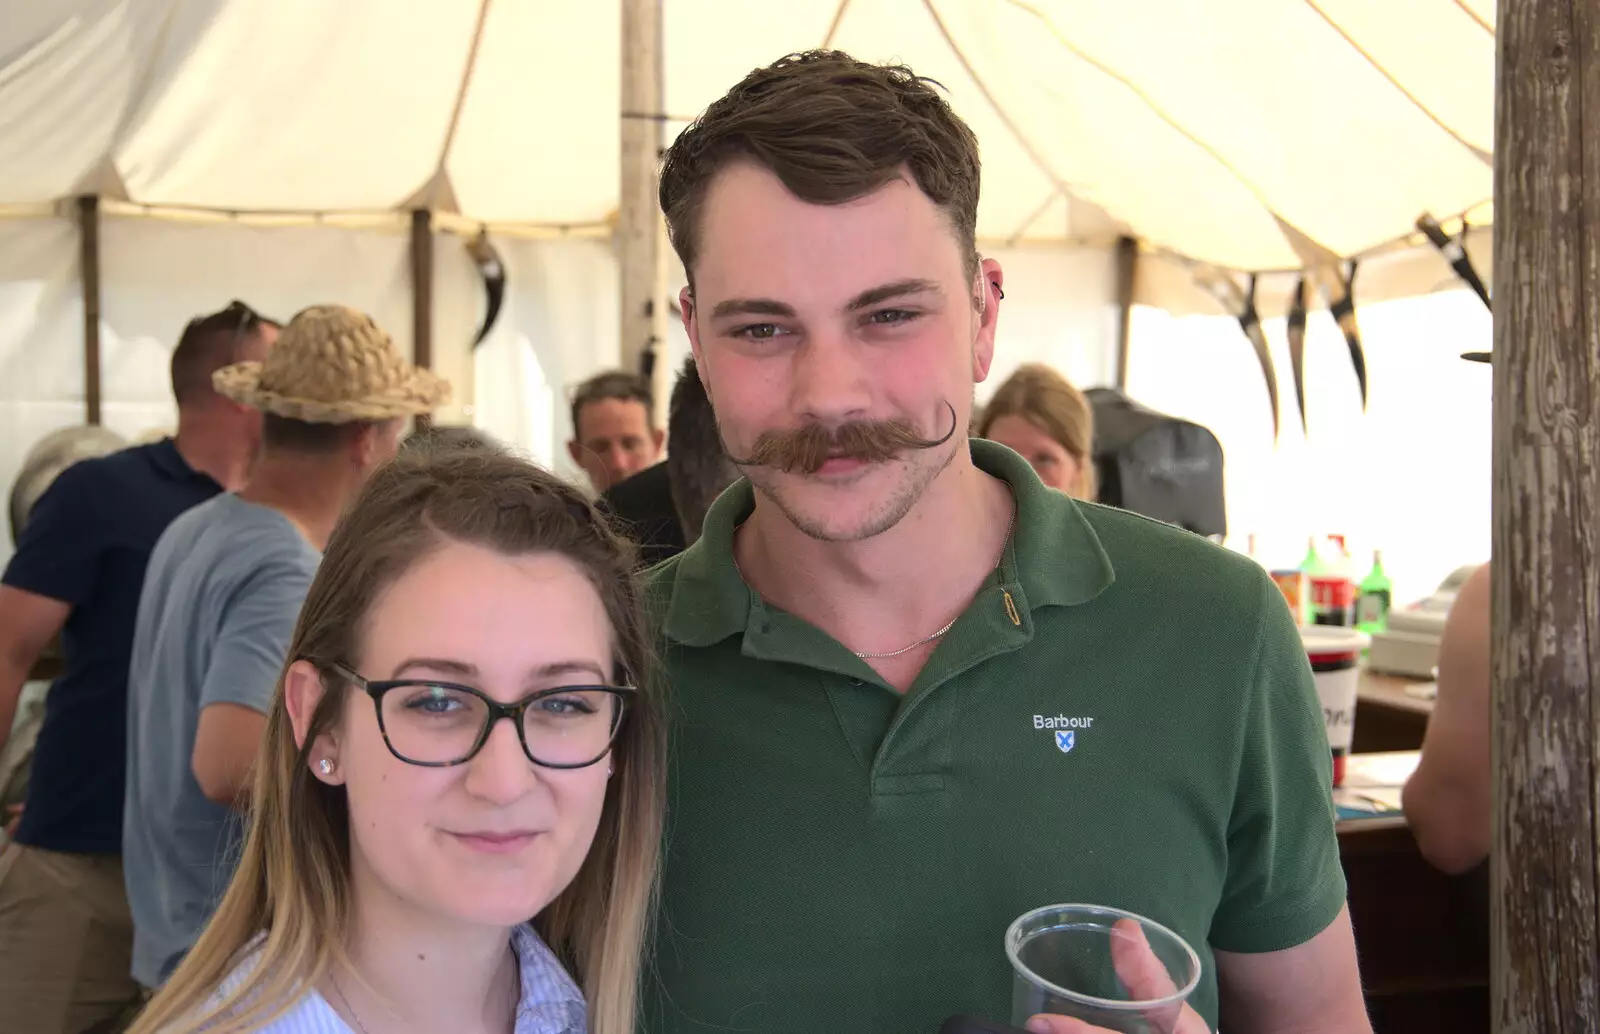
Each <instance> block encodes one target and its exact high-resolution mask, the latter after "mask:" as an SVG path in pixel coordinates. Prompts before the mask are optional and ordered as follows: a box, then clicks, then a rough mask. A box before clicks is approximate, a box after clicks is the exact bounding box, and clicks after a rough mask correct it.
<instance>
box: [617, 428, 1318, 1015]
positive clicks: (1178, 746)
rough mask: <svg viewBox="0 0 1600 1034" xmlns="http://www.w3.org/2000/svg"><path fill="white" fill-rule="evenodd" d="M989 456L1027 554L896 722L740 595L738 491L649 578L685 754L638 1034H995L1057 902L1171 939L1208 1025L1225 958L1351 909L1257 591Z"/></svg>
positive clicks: (1216, 558) (1278, 644) (842, 663)
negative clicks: (954, 1030)
mask: <svg viewBox="0 0 1600 1034" xmlns="http://www.w3.org/2000/svg"><path fill="white" fill-rule="evenodd" d="M972 456H973V459H974V461H975V462H976V463H977V465H978V466H979V467H980V468H981V469H983V470H985V471H987V472H989V473H990V474H993V475H994V476H996V477H998V478H1001V479H1003V480H1004V481H1006V482H1008V483H1009V484H1010V486H1011V489H1012V492H1013V493H1014V495H1015V498H1016V506H1017V521H1016V528H1015V532H1014V534H1013V536H1012V540H1011V542H1010V544H1008V546H1007V547H1006V550H1005V555H1004V557H1003V559H1002V561H1001V563H1000V566H999V569H998V571H997V572H996V574H995V575H993V576H991V577H990V579H989V580H988V582H987V583H986V584H985V585H984V586H983V587H982V588H981V589H979V591H978V593H977V595H976V597H975V598H974V599H973V601H972V604H971V606H969V607H968V608H967V610H966V612H965V613H964V614H963V615H962V616H961V617H960V618H959V619H958V620H957V621H956V623H955V626H954V627H953V628H951V629H950V631H949V633H948V634H946V635H945V637H944V638H943V639H942V640H941V641H940V643H939V645H938V647H937V648H936V649H935V651H934V653H933V655H932V656H931V657H930V658H929V660H928V663H927V665H926V666H925V667H924V668H923V670H922V672H921V674H920V675H919V676H918V677H917V680H916V682H915V684H914V685H913V686H912V687H911V690H910V691H909V692H907V693H906V694H904V695H903V696H902V695H901V694H900V693H897V692H896V691H895V690H894V689H892V688H891V687H889V686H888V685H887V684H885V683H884V682H883V681H882V680H881V679H880V678H879V677H878V676H877V675H876V674H875V673H874V672H873V670H872V668H871V667H869V666H868V665H867V664H866V663H865V662H864V661H861V660H859V659H857V658H856V657H855V655H854V654H852V653H851V652H850V651H849V650H848V649H846V648H845V647H844V646H843V645H841V644H840V643H838V642H837V641H835V640H834V639H833V638H832V637H830V636H829V635H828V634H827V633H825V632H822V631H820V630H819V629H817V628H816V627H814V626H812V625H811V624H809V623H807V622H805V621H802V620H800V619H799V618H796V617H794V616H792V615H790V614H788V613H785V612H784V611H781V610H779V609H777V608H775V607H772V606H769V605H768V604H766V603H765V602H764V601H763V600H762V599H761V597H760V596H759V595H757V594H756V593H754V592H753V591H751V590H750V589H749V588H748V587H747V586H746V585H745V583H744V581H743V579H741V578H740V576H739V575H738V573H737V572H736V571H735V570H734V567H733V563H732V542H733V531H734V528H735V527H736V526H737V525H738V524H739V523H740V522H741V521H742V520H744V519H745V518H746V517H747V516H748V515H749V514H750V512H751V509H752V507H753V505H754V497H753V494H752V489H751V487H750V485H749V483H748V482H744V481H741V482H739V483H738V484H737V485H736V486H735V487H734V488H732V489H730V490H729V491H728V492H726V493H724V494H723V496H722V498H721V499H719V500H718V501H717V503H716V505H715V506H714V507H713V508H712V510H711V512H710V514H709V515H708V517H707V519H706V524H705V531H704V534H703V536H702V537H701V539H700V540H699V542H698V543H696V544H695V545H694V546H693V547H691V548H690V549H689V550H687V551H686V552H684V553H682V554H680V555H679V556H677V557H674V558H673V559H671V560H669V561H667V562H665V563H664V564H662V565H660V566H658V567H657V568H655V569H654V571H653V572H652V575H651V584H652V589H653V591H654V593H655V594H656V598H657V600H658V602H659V605H660V606H661V608H662V612H663V620H664V625H663V630H664V634H665V650H666V664H667V676H668V681H669V684H670V687H671V694H672V696H671V699H672V705H671V711H672V716H673V721H672V735H673V742H672V769H671V776H670V780H671V781H670V785H669V791H668V793H669V806H668V816H667V834H666V843H665V858H664V870H663V885H662V905H661V913H660V915H659V917H658V922H657V924H656V933H655V942H654V947H653V951H654V958H653V960H652V964H651V965H650V966H648V967H647V973H648V974H649V975H648V977H647V981H646V990H645V1006H644V1028H643V1029H644V1030H645V1031H647V1032H648V1034H676V1032H691V1031H692V1032H706V1034H710V1032H713V1031H714V1032H717V1034H729V1032H736V1031H752V1032H755V1031H759V1032H762V1034H780V1032H793V1034H935V1032H936V1031H937V1030H938V1029H939V1026H940V1024H941V1023H943V1021H944V1020H945V1019H946V1018H947V1017H949V1016H950V1015H952V1014H954V1013H963V1012H970V1013H978V1014H981V1015H986V1016H989V1017H991V1018H994V1019H999V1020H1004V1019H1006V1018H1007V1017H1008V1015H1009V1013H1010V1011H1011V979H1012V977H1011V970H1010V967H1009V965H1008V964H1007V961H1006V956H1005V949H1004V943H1003V942H1004V935H1005V931H1006V928H1007V926H1009V925H1010V923H1011V921H1012V920H1013V919H1015V918H1016V917H1017V916H1018V915H1020V914H1022V913H1023V912H1026V911H1029V910H1030V909H1033V908H1036V907H1038V906H1041V905H1049V904H1056V903H1062V902H1087V903H1092V904H1099V905H1111V906H1115V907H1118V908H1123V909H1128V910H1130V911H1132V912H1136V913H1139V914H1141V915H1144V916H1148V917H1150V918H1153V919H1155V920H1157V921H1159V922H1161V923H1164V924H1166V925H1167V926H1169V927H1171V928H1173V929H1174V930H1176V931H1177V932H1178V933H1180V934H1182V935H1183V937H1184V938H1185V939H1186V940H1188V942H1189V943H1190V944H1191V945H1193V946H1194V948H1195V949H1196V950H1197V951H1198V952H1199V954H1200V958H1201V961H1202V964H1203V970H1204V971H1203V976H1202V978H1201V983H1200V986H1199V987H1198V988H1197V990H1196V991H1195V993H1194V995H1193V997H1192V998H1191V1002H1192V1003H1193V1005H1194V1006H1195V1007H1196V1008H1197V1009H1198V1010H1199V1011H1200V1013H1201V1014H1202V1015H1203V1016H1204V1017H1205V1018H1206V1020H1207V1021H1208V1022H1210V1023H1211V1024H1212V1025H1213V1027H1214V1026H1215V1024H1216V1015H1217V983H1216V970H1215V966H1214V957H1213V949H1222V950H1225V951H1232V952H1267V951H1276V950H1279V949H1282V948H1288V947H1291V946H1294V945H1297V944H1301V943H1303V942H1305V941H1307V940H1309V939H1310V938H1311V937H1312V936H1314V935H1315V934H1317V933H1318V932H1320V931H1321V930H1323V929H1324V928H1326V927H1327V926H1328V924H1329V923H1330V922H1332V921H1333V919H1334V918H1335V917H1336V916H1337V915H1338V912H1339V909H1340V908H1341V907H1342V906H1343V904H1344V899H1345V884H1344V875H1343V872H1342V871H1341V869H1340V866H1339V854H1338V845H1337V842H1336V840H1335V837H1334V828H1333V824H1334V810H1333V804H1332V798H1331V793H1330V786H1329V784H1330V775H1331V773H1330V769H1331V763H1330V758H1329V751H1328V741H1327V736H1326V733H1325V731H1324V728H1323V722H1322V714H1321V709H1320V706H1319V704H1318V702H1317V695H1316V690H1315V686H1314V683H1313V682H1312V676H1311V670H1310V667H1309V665H1308V664H1307V661H1306V655H1305V652H1304V650H1303V649H1302V647H1301V643H1300V638H1299V635H1298V633H1297V632H1296V630H1295V626H1294V621H1293V620H1292V618H1291V617H1290V615H1289V611H1288V608H1287V607H1286V606H1285V604H1284V600H1283V597H1282V595H1281V594H1280V593H1279V592H1278V590H1277V588H1276V587H1275V586H1274V585H1273V584H1272V582H1271V580H1270V579H1269V578H1268V577H1267V575H1266V573H1265V572H1263V571H1262V570H1261V569H1260V568H1259V567H1257V566H1256V565H1255V564H1254V563H1252V562H1251V561H1249V560H1248V559H1246V558H1244V557H1240V556H1238V555H1236V554H1233V553H1231V552H1229V551H1227V550H1225V549H1221V548H1219V547H1217V546H1215V545H1213V544H1212V543H1210V542H1207V541H1206V540H1204V539H1202V538H1199V537H1197V536H1195V535H1192V534H1190V533H1188V532H1185V531H1181V530H1178V529H1175V528H1171V527H1168V526H1166V525H1163V524H1160V523H1157V522H1155V521H1151V520H1147V519H1145V518H1142V517H1139V516H1136V515H1134V514H1131V513H1127V512H1124V511H1121V510H1115V509H1110V508H1108V507H1101V506H1093V505H1086V504H1083V503H1079V502H1075V501H1074V500H1072V499H1070V498H1068V497H1067V496H1065V495H1062V494H1060V493H1057V492H1054V491H1051V490H1049V489H1047V488H1045V487H1044V485H1042V484H1041V483H1040V482H1039V480H1038V478H1037V477H1036V476H1035V475H1034V473H1033V471H1032V469H1031V468H1030V467H1029V466H1028V464H1027V463H1026V462H1024V461H1023V460H1022V458H1021V457H1019V456H1017V455H1016V454H1015V453H1012V452H1011V451H1010V450H1008V449H1005V448H1003V447H1001V446H998V445H994V444H992V443H990V442H985V441H973V442H972ZM938 559H939V558H938V557H937V556H930V557H929V558H928V560H929V562H930V563H937V562H938ZM1008 596H1009V601H1010V602H1009V604H1008Z"/></svg>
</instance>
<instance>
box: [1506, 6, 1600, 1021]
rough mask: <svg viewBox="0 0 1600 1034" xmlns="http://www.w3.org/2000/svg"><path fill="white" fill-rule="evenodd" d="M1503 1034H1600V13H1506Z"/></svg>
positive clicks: (1583, 9)
mask: <svg viewBox="0 0 1600 1034" xmlns="http://www.w3.org/2000/svg"><path fill="white" fill-rule="evenodd" d="M1497 31H1498V40H1497V63H1498V69H1497V71H1498V86H1497V91H1498V104H1497V111H1496V116H1495V130H1496V133H1495V136H1496V143H1495V176H1494V194H1495V222H1494V243H1495V248H1494V306H1495V328H1494V367H1495V370H1494V561H1493V563H1494V577H1493V585H1494V590H1493V591H1494V602H1493V607H1494V618H1493V629H1494V632H1493V638H1494V643H1493V658H1494V678H1493V685H1494V692H1493V699H1494V723H1493V725H1494V735H1493V751H1492V754H1493V764H1494V766H1495V819H1494V822H1495V826H1494V833H1495V836H1494V851H1493V860H1492V863H1491V878H1492V880H1493V886H1494V903H1493V906H1492V927H1493V978H1492V980H1493V1000H1494V1019H1495V1023H1494V1029H1495V1030H1496V1031H1499V1032H1502V1034H1566V1032H1575V1031H1597V1030H1600V1002H1597V987H1600V981H1597V975H1600V943H1597V917H1596V908H1597V905H1600V902H1597V898H1596V882H1597V875H1596V869H1597V867H1600V818H1597V814H1600V812H1597V809H1600V783H1597V775H1600V765H1597V761H1600V757H1597V751H1600V736H1597V735H1596V728H1597V726H1596V722H1597V718H1600V710H1597V708H1600V683H1597V681H1596V673H1597V672H1600V425H1597V423H1596V420H1595V411H1596V406H1597V405H1600V4H1597V3H1595V0H1500V6H1499V24H1498V28H1497Z"/></svg>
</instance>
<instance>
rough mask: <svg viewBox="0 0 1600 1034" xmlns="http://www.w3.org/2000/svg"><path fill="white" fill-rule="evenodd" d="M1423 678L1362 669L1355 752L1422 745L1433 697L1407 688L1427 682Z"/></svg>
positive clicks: (1430, 713) (1412, 747)
mask: <svg viewBox="0 0 1600 1034" xmlns="http://www.w3.org/2000/svg"><path fill="white" fill-rule="evenodd" d="M1426 684H1427V681H1426V680H1424V679H1410V678H1403V677H1400V676H1396V675H1379V674H1377V673H1376V672H1371V671H1368V670H1367V669H1365V668H1363V669H1361V682H1360V684H1359V685H1358V686H1357V687H1356V727H1355V738H1354V740H1353V741H1352V742H1351V744H1350V752H1351V753H1352V754H1375V753H1380V752H1383V751H1392V750H1420V749H1422V734H1423V733H1424V732H1425V731H1426V730H1427V728H1428V718H1429V716H1431V715H1432V714H1433V699H1432V698H1431V697H1427V698H1424V697H1419V696H1416V695H1415V693H1408V692H1406V690H1407V688H1408V687H1411V688H1413V689H1414V688H1415V687H1418V686H1422V685H1426Z"/></svg>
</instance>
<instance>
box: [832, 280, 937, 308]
mask: <svg viewBox="0 0 1600 1034" xmlns="http://www.w3.org/2000/svg"><path fill="white" fill-rule="evenodd" d="M930 293H931V294H941V295H942V294H943V293H944V290H943V289H942V288H940V286H939V285H938V284H937V283H935V282H933V281H932V280H920V279H911V280H896V281H895V282H894V283H892V284H884V285H883V286H881V287H872V288H868V289H867V290H865V291H862V292H861V293H860V294H858V295H856V296H855V297H854V298H852V299H851V300H850V304H849V305H846V306H845V311H846V312H859V311H860V310H862V309H870V308H871V307H872V306H874V305H877V304H879V303H880V302H886V301H889V300H890V299H892V298H903V297H905V296H906V295H908V294H930Z"/></svg>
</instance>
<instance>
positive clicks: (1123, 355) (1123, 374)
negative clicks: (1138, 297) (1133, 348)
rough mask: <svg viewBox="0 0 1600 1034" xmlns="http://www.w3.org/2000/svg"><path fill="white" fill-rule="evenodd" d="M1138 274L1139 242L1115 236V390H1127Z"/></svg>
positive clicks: (1130, 238)
mask: <svg viewBox="0 0 1600 1034" xmlns="http://www.w3.org/2000/svg"><path fill="white" fill-rule="evenodd" d="M1138 275H1139V242H1138V241H1136V240H1134V239H1133V238H1132V237H1118V238H1117V390H1118V391H1127V390H1128V344H1129V342H1130V340H1132V337H1133V292H1134V287H1135V284H1136V283H1137V278H1138Z"/></svg>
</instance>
